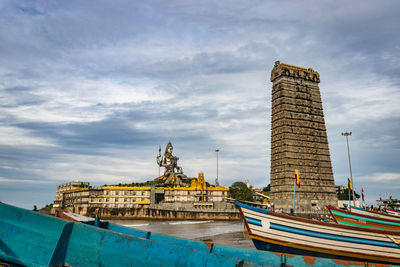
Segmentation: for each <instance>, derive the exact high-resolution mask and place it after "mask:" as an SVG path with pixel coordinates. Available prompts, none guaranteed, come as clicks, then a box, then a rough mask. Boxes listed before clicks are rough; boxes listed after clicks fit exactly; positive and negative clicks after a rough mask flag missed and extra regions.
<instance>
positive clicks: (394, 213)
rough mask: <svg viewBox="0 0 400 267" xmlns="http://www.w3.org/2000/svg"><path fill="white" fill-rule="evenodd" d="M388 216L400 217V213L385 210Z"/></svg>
mask: <svg viewBox="0 0 400 267" xmlns="http://www.w3.org/2000/svg"><path fill="white" fill-rule="evenodd" d="M384 210H385V211H386V213H387V214H389V215H393V216H397V217H400V211H398V210H392V209H388V208H384Z"/></svg>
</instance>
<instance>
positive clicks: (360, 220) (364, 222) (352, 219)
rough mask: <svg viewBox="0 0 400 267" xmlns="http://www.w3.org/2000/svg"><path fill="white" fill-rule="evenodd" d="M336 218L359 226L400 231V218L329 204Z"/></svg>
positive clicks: (329, 208) (342, 222) (346, 223)
mask: <svg viewBox="0 0 400 267" xmlns="http://www.w3.org/2000/svg"><path fill="white" fill-rule="evenodd" d="M327 209H328V210H329V212H330V213H331V215H332V217H333V218H334V220H335V221H336V222H337V223H339V224H344V225H351V226H357V227H364V228H371V229H383V230H392V231H400V218H396V217H395V216H391V215H385V214H380V213H372V212H368V211H366V210H362V209H359V208H355V207H352V208H351V210H352V211H346V210H342V209H338V208H336V207H333V206H327Z"/></svg>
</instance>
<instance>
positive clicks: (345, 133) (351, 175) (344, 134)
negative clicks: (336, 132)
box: [342, 132, 356, 206]
mask: <svg viewBox="0 0 400 267" xmlns="http://www.w3.org/2000/svg"><path fill="white" fill-rule="evenodd" d="M342 135H343V136H346V143H347V155H348V157H349V168H350V180H351V185H352V188H351V189H352V191H353V201H354V206H355V205H356V197H355V194H354V183H353V172H352V171H351V160H350V149H349V136H351V132H344V133H342ZM349 190H350V188H349Z"/></svg>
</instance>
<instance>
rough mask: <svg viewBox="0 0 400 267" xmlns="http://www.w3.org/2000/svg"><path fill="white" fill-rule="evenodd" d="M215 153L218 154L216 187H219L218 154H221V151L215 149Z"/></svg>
mask: <svg viewBox="0 0 400 267" xmlns="http://www.w3.org/2000/svg"><path fill="white" fill-rule="evenodd" d="M215 152H216V153H217V178H216V179H215V186H219V181H218V152H219V149H215Z"/></svg>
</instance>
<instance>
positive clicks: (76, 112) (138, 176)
mask: <svg viewBox="0 0 400 267" xmlns="http://www.w3.org/2000/svg"><path fill="white" fill-rule="evenodd" d="M399 10H400V2H399V1H390V0H388V1H380V2H378V1H365V0H362V1H361V0H360V1H337V0H335V1H94V2H93V1H11V0H10V1H7V0H1V1H0V150H1V153H0V201H3V202H6V203H10V204H14V205H17V206H20V207H25V208H32V207H33V205H37V206H38V207H42V206H44V205H45V204H48V203H51V202H52V201H53V200H54V198H55V190H56V185H57V184H60V183H64V182H68V181H71V180H82V181H89V182H90V183H91V184H92V185H95V186H96V185H103V184H113V183H125V182H126V183H129V182H134V181H135V182H138V181H146V180H151V179H153V178H155V177H157V176H158V167H157V165H156V162H155V157H156V155H157V153H158V146H159V145H161V146H162V150H163V151H164V148H165V145H166V144H167V143H168V141H171V142H172V143H173V145H174V154H175V155H176V156H179V157H180V161H179V164H180V165H181V166H182V167H183V170H184V171H185V173H186V174H187V175H189V176H197V174H198V172H200V171H203V172H204V173H205V177H206V180H208V181H210V182H213V181H214V179H215V176H216V153H215V152H214V150H215V149H216V148H219V149H220V152H219V178H220V182H221V183H222V184H224V185H228V186H229V185H231V184H232V182H234V181H238V180H241V181H245V180H247V179H248V180H250V182H251V183H252V184H253V185H255V186H260V187H261V186H266V185H267V184H268V183H269V176H270V175H269V167H270V162H269V161H270V116H271V82H270V81H269V78H270V73H271V70H272V67H273V65H274V62H275V61H276V60H280V61H281V62H285V63H288V64H293V65H298V66H303V67H307V68H309V67H311V68H313V69H315V70H317V71H318V72H319V73H320V77H321V83H320V89H321V94H322V99H323V106H324V111H325V120H326V126H327V131H328V140H329V147H330V152H331V159H332V165H333V171H334V176H335V182H336V184H346V182H345V181H346V180H347V177H348V176H349V167H348V161H347V150H346V141H345V138H344V137H343V136H341V133H342V132H343V131H352V133H353V134H352V136H351V137H350V139H349V141H350V152H351V160H352V168H353V176H354V184H355V186H356V188H357V191H358V192H359V188H360V186H361V185H362V186H363V187H364V190H365V194H366V198H367V201H368V202H369V203H370V204H375V200H376V198H378V197H379V196H380V195H381V196H382V197H389V196H390V195H393V196H394V197H400V195H399V192H400V162H399V159H400V139H399V136H400V105H399V104H400V34H399V33H400V16H399V15H398V14H399Z"/></svg>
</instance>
